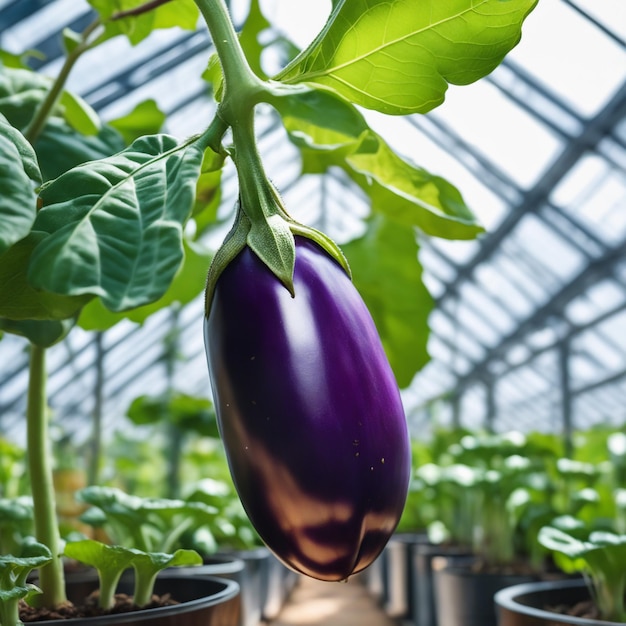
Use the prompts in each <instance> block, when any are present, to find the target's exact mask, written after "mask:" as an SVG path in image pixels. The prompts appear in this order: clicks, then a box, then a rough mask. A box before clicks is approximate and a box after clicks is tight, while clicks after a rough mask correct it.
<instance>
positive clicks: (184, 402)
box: [126, 393, 219, 437]
mask: <svg viewBox="0 0 626 626" xmlns="http://www.w3.org/2000/svg"><path fill="white" fill-rule="evenodd" d="M126 414H127V416H128V418H129V419H130V420H131V421H132V422H133V423H134V424H137V425H144V424H155V423H158V422H167V423H170V424H176V425H177V426H178V427H179V428H180V429H181V430H183V431H188V432H193V433H196V434H199V435H202V436H204V437H218V436H219V433H218V429H217V420H216V416H215V409H214V408H213V403H212V402H211V401H210V400H207V399H206V398H199V397H196V396H190V395H187V394H182V393H175V394H166V395H164V396H156V397H155V396H139V397H137V398H135V399H134V400H133V401H132V403H131V405H130V407H129V409H128V411H127V413H126Z"/></svg>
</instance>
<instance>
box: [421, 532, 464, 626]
mask: <svg viewBox="0 0 626 626" xmlns="http://www.w3.org/2000/svg"><path fill="white" fill-rule="evenodd" d="M468 554H469V550H468V549H467V548H465V547H461V546H452V545H446V544H436V543H429V542H424V543H418V544H417V545H416V546H415V548H414V550H413V554H412V561H413V563H412V570H413V572H414V574H413V579H412V591H411V594H412V596H413V598H414V600H413V604H412V614H411V621H412V622H413V624H415V626H438V621H437V605H436V602H435V582H434V571H433V562H434V561H435V559H437V558H441V557H446V558H447V559H448V561H449V562H451V561H452V560H453V559H456V558H466V557H467V555H468Z"/></svg>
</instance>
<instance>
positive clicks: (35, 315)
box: [0, 231, 92, 321]
mask: <svg viewBox="0 0 626 626" xmlns="http://www.w3.org/2000/svg"><path fill="white" fill-rule="evenodd" d="M45 238H46V234H45V233H42V232H39V231H33V232H31V233H29V234H28V236H26V237H24V239H22V240H20V241H18V242H17V243H16V244H15V245H13V246H12V247H11V248H9V249H8V250H7V251H6V252H5V253H4V254H3V255H1V256H0V317H5V318H7V319H11V320H39V321H46V320H49V321H52V320H63V319H67V318H70V317H73V316H74V315H76V313H78V311H79V310H80V308H81V307H82V306H83V305H84V304H86V303H87V302H88V301H89V299H90V298H92V296H90V295H81V296H64V295H59V294H55V293H50V292H47V291H41V290H37V289H34V288H33V286H32V285H31V284H30V282H29V281H28V277H27V274H28V264H29V262H30V258H31V255H32V253H33V250H34V249H35V248H36V247H37V245H39V244H40V243H41V242H42V241H44V239H45Z"/></svg>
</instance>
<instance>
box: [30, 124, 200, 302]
mask: <svg viewBox="0 0 626 626" xmlns="http://www.w3.org/2000/svg"><path fill="white" fill-rule="evenodd" d="M202 155H203V150H202V148H201V147H200V146H198V145H197V144H196V143H194V142H188V143H186V144H182V145H178V144H177V142H176V140H175V139H174V138H172V137H169V136H167V135H152V136H149V137H144V138H141V139H138V140H137V141H135V142H134V143H133V144H132V145H131V146H129V147H128V148H127V149H126V150H124V151H122V152H120V153H119V154H116V155H114V156H112V157H109V158H106V159H103V160H101V161H97V162H90V163H86V164H84V165H80V166H78V167H76V168H74V169H72V170H70V171H69V172H66V173H65V174H63V175H61V176H60V177H59V178H57V179H56V180H54V181H52V182H51V183H50V184H49V185H47V186H45V187H44V188H42V190H41V193H40V196H41V197H42V199H43V202H44V208H43V209H41V210H40V211H39V214H38V216H37V219H36V221H35V226H34V228H36V229H39V230H42V231H44V232H46V233H49V237H47V238H46V239H44V240H43V241H42V242H41V243H40V244H39V245H38V246H37V247H36V248H35V250H34V252H33V255H32V259H31V264H30V270H29V280H30V281H31V283H32V284H33V286H35V287H36V288H41V289H46V290H48V291H52V292H54V293H59V294H64V295H85V294H92V295H96V296H99V297H101V298H102V301H103V303H104V304H105V306H106V307H107V308H109V309H110V310H112V311H122V310H124V309H130V308H133V307H138V306H142V305H144V304H147V303H149V302H153V301H155V300H157V299H158V298H160V297H161V296H163V294H164V293H165V292H166V291H167V289H168V287H169V285H170V283H171V281H172V279H173V278H174V276H175V274H176V272H177V271H178V268H179V267H180V264H181V262H182V259H183V244H182V224H184V222H185V221H186V220H187V218H188V217H189V214H190V213H191V209H192V207H193V201H194V196H195V187H196V181H197V179H198V176H199V175H200V165H201V162H202Z"/></svg>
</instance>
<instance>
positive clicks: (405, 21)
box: [275, 0, 537, 115]
mask: <svg viewBox="0 0 626 626" xmlns="http://www.w3.org/2000/svg"><path fill="white" fill-rule="evenodd" d="M536 1H537V0H449V1H447V2H440V1H438V0H427V1H425V2H420V3H415V2H411V1H410V0H351V1H350V2H347V1H346V0H344V1H343V2H338V3H337V4H336V5H335V7H334V10H333V12H332V14H331V17H330V19H329V20H328V22H327V24H326V26H325V27H324V29H323V30H322V31H321V32H320V34H319V35H318V36H317V37H316V39H315V40H314V41H313V42H312V43H311V45H310V46H309V47H308V48H307V49H306V50H305V51H304V52H302V53H301V54H300V55H299V56H298V57H296V59H294V61H293V62H292V63H290V64H289V65H288V66H287V67H286V68H285V69H284V70H283V71H282V72H280V73H279V74H278V75H277V76H276V77H275V78H276V80H280V81H283V82H285V83H302V82H308V83H311V82H314V83H318V84H322V85H325V86H327V87H330V88H332V89H334V90H335V91H336V92H337V93H340V94H341V95H342V96H344V97H345V98H346V99H348V100H350V101H351V102H354V103H355V104H359V105H361V106H364V107H366V108H369V109H375V110H377V111H381V112H383V113H387V114H392V115H407V114H409V113H425V112H427V111H430V110H431V109H433V108H434V107H436V106H438V105H439V104H441V102H443V99H444V95H445V91H446V89H447V87H448V84H455V85H467V84H469V83H472V82H474V81H476V80H478V79H479V78H482V77H483V76H486V75H487V74H489V73H490V72H491V71H492V70H493V69H494V68H495V67H496V66H497V65H498V64H499V63H500V62H501V61H502V59H503V58H504V56H505V55H506V54H507V53H508V52H509V51H510V50H511V49H512V48H513V47H514V46H515V45H516V44H517V43H518V42H519V40H520V37H521V25H522V22H523V21H524V18H525V17H526V16H527V15H528V13H529V12H530V11H531V10H532V9H533V8H534V6H535V4H536Z"/></svg>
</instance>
